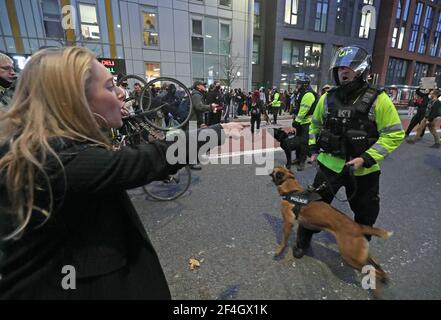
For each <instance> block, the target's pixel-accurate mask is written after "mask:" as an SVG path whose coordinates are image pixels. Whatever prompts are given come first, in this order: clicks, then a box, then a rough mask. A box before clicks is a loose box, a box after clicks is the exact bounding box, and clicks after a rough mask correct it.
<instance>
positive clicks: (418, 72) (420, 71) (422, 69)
mask: <svg viewBox="0 0 441 320" xmlns="http://www.w3.org/2000/svg"><path fill="white" fill-rule="evenodd" d="M428 72H429V65H428V64H425V63H419V62H417V63H416V65H415V73H414V74H413V83H412V85H414V86H418V85H420V81H421V78H424V77H427V74H428Z"/></svg>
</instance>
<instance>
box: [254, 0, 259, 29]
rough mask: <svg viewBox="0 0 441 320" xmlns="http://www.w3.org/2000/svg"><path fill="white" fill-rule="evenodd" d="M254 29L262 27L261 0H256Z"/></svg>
mask: <svg viewBox="0 0 441 320" xmlns="http://www.w3.org/2000/svg"><path fill="white" fill-rule="evenodd" d="M254 29H260V1H259V0H254Z"/></svg>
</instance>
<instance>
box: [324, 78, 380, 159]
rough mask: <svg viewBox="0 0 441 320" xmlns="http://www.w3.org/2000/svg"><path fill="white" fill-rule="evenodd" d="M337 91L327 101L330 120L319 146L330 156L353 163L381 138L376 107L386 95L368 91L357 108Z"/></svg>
mask: <svg viewBox="0 0 441 320" xmlns="http://www.w3.org/2000/svg"><path fill="white" fill-rule="evenodd" d="M337 90H338V89H335V90H331V91H330V92H328V95H327V97H326V100H325V110H326V114H325V117H326V119H325V122H324V127H323V129H322V130H321V132H320V134H319V137H318V145H319V146H320V148H322V149H323V151H324V152H326V153H330V154H332V155H334V156H337V157H339V158H343V159H347V160H349V159H353V158H356V157H360V156H361V155H362V154H363V153H364V152H366V151H367V150H368V149H369V148H370V147H371V146H372V145H374V144H375V143H376V141H377V140H378V138H379V133H378V130H377V125H376V122H375V118H374V112H373V105H374V103H375V101H376V100H377V97H378V95H379V94H381V93H382V92H383V91H382V90H378V89H376V88H373V87H367V88H366V89H365V90H364V91H363V93H361V95H360V96H359V97H358V99H357V100H356V101H355V102H354V103H353V104H344V103H343V102H342V101H341V100H340V99H339V98H338V94H337Z"/></svg>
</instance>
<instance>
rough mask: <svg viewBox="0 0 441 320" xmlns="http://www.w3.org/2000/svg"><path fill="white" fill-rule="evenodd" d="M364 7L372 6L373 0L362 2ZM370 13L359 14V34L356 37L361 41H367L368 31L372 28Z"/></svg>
mask: <svg viewBox="0 0 441 320" xmlns="http://www.w3.org/2000/svg"><path fill="white" fill-rule="evenodd" d="M366 5H371V6H373V5H374V0H363V6H366ZM372 16H373V14H372V12H371V11H369V10H368V11H366V12H365V13H363V12H362V14H361V21H360V32H359V33H358V37H360V38H362V39H369V31H370V30H371V26H372Z"/></svg>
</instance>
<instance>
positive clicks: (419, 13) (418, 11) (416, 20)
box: [409, 2, 424, 52]
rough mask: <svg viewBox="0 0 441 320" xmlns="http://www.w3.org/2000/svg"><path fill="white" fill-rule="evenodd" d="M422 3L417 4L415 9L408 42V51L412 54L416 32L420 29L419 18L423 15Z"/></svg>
mask: <svg viewBox="0 0 441 320" xmlns="http://www.w3.org/2000/svg"><path fill="white" fill-rule="evenodd" d="M423 7H424V5H423V3H421V2H418V4H417V6H416V9H415V16H414V19H413V23H412V31H411V35H410V40H409V51H411V52H414V51H415V47H416V40H417V37H418V30H419V28H420V23H421V16H422V14H423Z"/></svg>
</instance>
